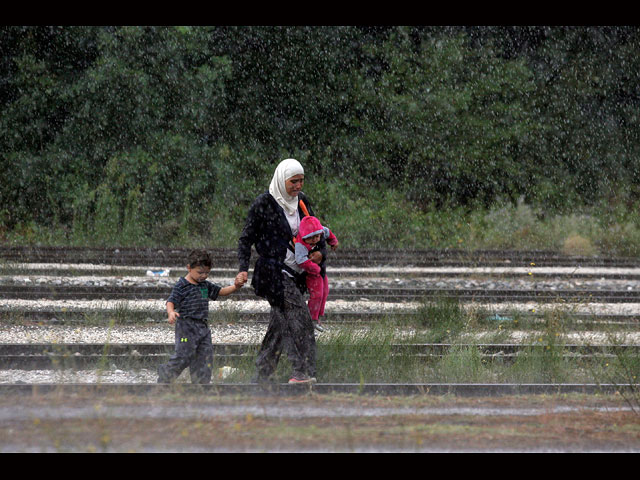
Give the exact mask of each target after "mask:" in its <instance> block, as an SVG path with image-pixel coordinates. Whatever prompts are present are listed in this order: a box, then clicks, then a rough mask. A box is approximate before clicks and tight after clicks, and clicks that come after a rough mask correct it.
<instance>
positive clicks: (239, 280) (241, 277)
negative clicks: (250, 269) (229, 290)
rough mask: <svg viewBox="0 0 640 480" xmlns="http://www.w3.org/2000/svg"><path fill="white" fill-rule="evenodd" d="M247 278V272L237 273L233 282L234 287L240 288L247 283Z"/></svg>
mask: <svg viewBox="0 0 640 480" xmlns="http://www.w3.org/2000/svg"><path fill="white" fill-rule="evenodd" d="M248 278H249V274H248V273H247V272H239V273H238V275H236V279H235V281H234V284H235V286H236V287H238V288H240V287H242V286H243V285H244V284H245V283H247V280H248Z"/></svg>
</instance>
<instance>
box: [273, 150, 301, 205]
mask: <svg viewBox="0 0 640 480" xmlns="http://www.w3.org/2000/svg"><path fill="white" fill-rule="evenodd" d="M295 175H304V169H303V168H302V165H300V162H298V161H297V160H295V159H293V158H287V159H286V160H282V161H281V162H280V164H279V165H278V167H277V168H276V171H275V173H274V174H273V178H272V179H271V185H269V193H270V194H271V195H272V196H273V198H275V199H276V201H277V202H278V204H279V205H280V206H281V207H282V208H283V209H284V211H285V212H286V213H288V214H289V215H293V214H294V213H295V212H296V210H297V209H298V197H297V196H295V197H292V196H291V195H289V194H288V193H287V190H286V188H285V185H284V182H285V181H286V180H288V179H289V178H291V177H293V176H295Z"/></svg>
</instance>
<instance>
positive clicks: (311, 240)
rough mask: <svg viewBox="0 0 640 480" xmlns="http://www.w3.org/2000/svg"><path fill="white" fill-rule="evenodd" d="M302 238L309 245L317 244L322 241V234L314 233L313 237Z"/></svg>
mask: <svg viewBox="0 0 640 480" xmlns="http://www.w3.org/2000/svg"><path fill="white" fill-rule="evenodd" d="M302 240H303V241H304V243H306V244H307V245H315V244H316V243H318V242H319V241H320V234H317V235H314V236H313V237H308V238H303V239H302Z"/></svg>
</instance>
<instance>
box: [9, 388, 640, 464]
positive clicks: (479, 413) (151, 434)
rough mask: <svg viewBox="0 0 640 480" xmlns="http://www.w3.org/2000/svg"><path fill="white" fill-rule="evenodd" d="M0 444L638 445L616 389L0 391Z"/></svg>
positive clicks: (222, 447) (397, 448)
mask: <svg viewBox="0 0 640 480" xmlns="http://www.w3.org/2000/svg"><path fill="white" fill-rule="evenodd" d="M0 452H3V453H6V452H318V453H323V452H363V453H364V452H482V453H488V452H635V453H637V452H640V414H638V412H635V411H634V410H633V409H632V408H630V406H629V405H628V404H627V403H626V402H625V400H624V399H623V398H621V397H619V396H612V397H607V398H605V397H598V396H578V395H568V396H533V397H518V396H517V397H501V398H474V399H463V398H456V397H450V396H443V397H430V396H420V397H407V398H380V397H360V396H348V395H331V396H323V395H309V396H306V397H301V398H269V399H247V398H226V397H214V396H205V397H202V396H199V397H191V398H183V397H180V396H176V397H173V396H170V395H169V396H162V397H159V398H138V397H128V398H123V397H119V398H100V399H96V398H91V397H82V396H74V397H73V398H64V399H61V398H56V396H55V394H51V395H44V396H34V397H28V398H24V397H20V399H19V401H18V403H16V399H12V398H3V399H0Z"/></svg>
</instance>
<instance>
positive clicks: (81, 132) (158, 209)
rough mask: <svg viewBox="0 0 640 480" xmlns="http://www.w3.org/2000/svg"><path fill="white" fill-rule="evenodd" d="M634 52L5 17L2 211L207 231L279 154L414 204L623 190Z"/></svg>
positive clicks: (502, 34) (576, 200) (573, 41)
mask: <svg viewBox="0 0 640 480" xmlns="http://www.w3.org/2000/svg"><path fill="white" fill-rule="evenodd" d="M638 51H640V36H639V32H638V29H637V27H620V26H617V27H595V26H594V27H556V26H554V27H543V26H540V27H502V26H496V27H461V26H458V27H440V26H438V27H426V26H425V27H417V26H412V27H390V26H385V27H373V26H372V27H366V26H357V27H355V26H354V27H349V26H331V27H312V26H309V27H299V26H298V27H255V26H254V27H240V26H236V27H230V26H226V27H80V26H75V27H68V26H66V27H55V26H51V27H45V26H37V27H20V26H4V27H1V28H0V108H1V110H2V116H1V118H0V155H1V156H0V162H1V171H2V182H0V225H2V227H3V228H5V229H12V228H14V227H16V226H17V225H23V224H25V223H26V222H35V223H36V224H39V225H63V226H68V227H69V228H74V229H85V230H90V229H93V230H95V231H96V234H100V232H101V231H102V232H103V233H105V232H108V231H109V230H110V229H113V228H122V226H123V225H124V226H125V228H139V229H140V231H145V232H154V233H153V234H154V235H156V236H157V238H159V239H160V238H161V237H162V231H163V228H166V218H167V216H168V215H172V216H173V217H176V218H178V219H179V221H178V222H177V224H178V225H179V226H181V228H187V229H198V228H206V225H203V224H202V222H203V220H202V217H203V215H202V214H201V213H202V211H203V210H206V208H207V205H208V204H210V203H212V202H213V203H217V204H219V205H227V206H230V207H231V209H233V208H235V207H236V206H237V207H238V211H241V210H244V208H245V207H246V205H247V204H248V202H249V201H250V200H251V199H252V198H253V196H255V194H256V192H259V191H260V189H262V188H264V186H265V185H266V183H267V179H268V178H269V176H270V175H271V172H272V171H273V167H274V165H275V164H276V163H277V162H278V161H279V160H280V159H281V158H284V157H285V156H295V157H296V158H299V159H300V160H301V161H303V163H304V165H305V167H306V168H307V170H308V172H309V174H310V175H313V176H315V177H316V178H322V179H323V181H324V182H327V183H329V184H336V185H345V186H346V187H345V192H348V193H349V194H352V195H362V196H367V195H368V194H369V193H368V190H369V189H396V190H400V191H402V192H403V195H404V196H405V198H406V201H407V202H408V204H411V205H412V206H413V207H414V208H419V209H420V208H421V209H427V208H432V207H434V206H435V207H438V208H440V207H446V206H447V205H449V204H454V205H469V206H470V207H472V206H474V205H485V206H486V205H490V204H492V203H493V202H496V201H498V200H505V199H506V200H512V201H516V200H517V199H519V198H524V199H525V200H526V201H527V202H530V203H534V204H537V205H540V206H543V207H544V208H548V209H562V208H572V207H573V206H575V205H585V204H587V205H588V204H590V203H593V202H596V201H598V200H600V199H602V198H608V197H611V198H615V199H618V200H623V201H625V202H628V203H629V204H633V203H635V202H636V201H637V197H638V193H639V192H640V190H639V188H638V175H637V170H638V165H639V162H638V156H639V153H640V152H639V147H640V139H639V138H638V135H639V132H640V129H639V126H640V125H639V120H640V118H639V112H640V81H639V78H638V77H639V75H640V56H639V55H638ZM163 225H164V226H165V227H163ZM101 229H102V230H101ZM132 233H133V234H135V233H136V232H132Z"/></svg>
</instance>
